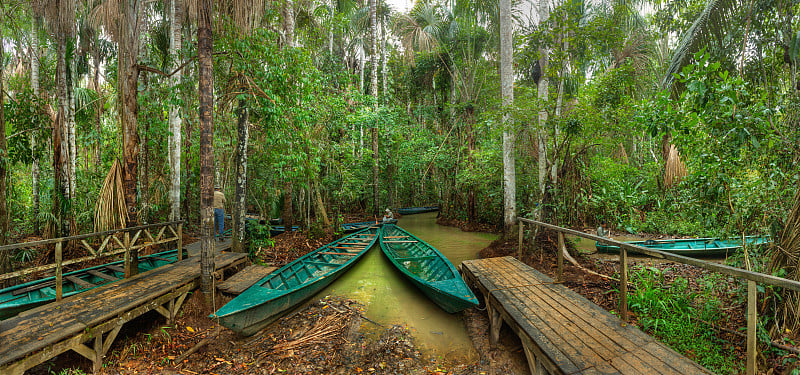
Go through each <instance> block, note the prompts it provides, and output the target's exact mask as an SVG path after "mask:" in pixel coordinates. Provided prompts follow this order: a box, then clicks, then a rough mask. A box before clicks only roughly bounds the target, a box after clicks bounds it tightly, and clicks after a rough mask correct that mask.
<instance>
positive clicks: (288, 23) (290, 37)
mask: <svg viewBox="0 0 800 375" xmlns="http://www.w3.org/2000/svg"><path fill="white" fill-rule="evenodd" d="M283 11H284V20H283V22H284V26H285V28H286V30H285V33H286V46H287V47H289V48H292V47H294V1H292V0H286V8H285V9H284V10H283Z"/></svg>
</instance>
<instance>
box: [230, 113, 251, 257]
mask: <svg viewBox="0 0 800 375" xmlns="http://www.w3.org/2000/svg"><path fill="white" fill-rule="evenodd" d="M237 115H238V116H239V121H238V124H237V135H238V136H237V140H236V146H237V147H236V198H235V199H234V204H233V251H236V252H244V247H243V242H244V229H245V222H244V216H245V214H246V213H247V205H246V203H245V199H246V198H247V143H248V141H249V139H250V123H249V121H250V114H249V111H248V109H247V102H246V101H245V100H244V99H239V111H238V113H237Z"/></svg>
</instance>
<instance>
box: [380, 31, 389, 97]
mask: <svg viewBox="0 0 800 375" xmlns="http://www.w3.org/2000/svg"><path fill="white" fill-rule="evenodd" d="M386 46H387V43H386V20H384V18H381V82H382V83H383V91H381V92H382V93H383V97H384V100H385V98H387V95H388V91H389V83H388V80H387V76H388V74H387V70H386Z"/></svg>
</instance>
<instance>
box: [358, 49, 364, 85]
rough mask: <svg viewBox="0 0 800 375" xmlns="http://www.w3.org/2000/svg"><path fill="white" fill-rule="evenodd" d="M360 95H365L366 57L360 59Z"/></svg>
mask: <svg viewBox="0 0 800 375" xmlns="http://www.w3.org/2000/svg"><path fill="white" fill-rule="evenodd" d="M358 93H359V95H364V56H359V57H358Z"/></svg>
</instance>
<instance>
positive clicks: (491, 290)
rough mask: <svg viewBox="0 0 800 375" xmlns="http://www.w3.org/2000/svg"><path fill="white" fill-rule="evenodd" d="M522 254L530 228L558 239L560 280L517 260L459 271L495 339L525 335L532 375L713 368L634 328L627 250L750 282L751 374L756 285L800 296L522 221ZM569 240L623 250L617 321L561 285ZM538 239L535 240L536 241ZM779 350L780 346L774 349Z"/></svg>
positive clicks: (752, 275)
mask: <svg viewBox="0 0 800 375" xmlns="http://www.w3.org/2000/svg"><path fill="white" fill-rule="evenodd" d="M518 222H519V248H520V249H522V245H523V240H524V233H525V230H526V227H527V228H529V229H533V228H537V230H538V229H539V228H547V229H549V230H553V231H556V232H557V233H558V247H559V249H558V251H557V252H556V253H557V257H558V259H557V270H556V280H552V279H550V278H549V277H547V276H545V275H543V274H541V273H540V272H538V271H536V270H534V269H533V268H531V267H528V266H527V265H525V264H523V263H521V262H519V261H517V260H516V259H514V258H512V257H503V258H492V259H479V260H468V261H464V262H463V263H462V266H461V271H462V273H463V274H464V277H465V279H466V280H467V282H468V283H470V284H471V285H472V286H473V288H474V289H476V290H479V291H480V292H481V293H482V294H483V296H484V300H485V302H486V307H487V311H488V313H489V321H490V325H491V328H490V341H491V342H492V343H493V344H494V343H496V342H497V340H498V338H499V334H500V328H501V327H502V325H503V324H507V325H508V326H509V327H511V329H512V330H513V331H514V332H515V333H516V334H517V335H518V336H519V337H520V340H521V341H522V343H523V346H524V350H525V355H526V357H527V358H528V365H529V366H530V369H531V373H533V374H536V375H538V374H544V373H551V374H707V373H710V372H709V371H708V370H707V369H705V368H703V367H702V366H700V365H698V364H697V363H694V362H693V361H691V360H689V359H688V358H686V357H684V356H682V355H680V354H679V353H676V352H675V351H673V350H671V349H669V348H668V347H666V346H664V345H663V344H661V343H659V342H658V341H656V340H655V339H654V338H652V337H650V336H648V335H646V334H644V333H643V332H641V331H639V330H638V329H637V328H636V327H634V326H631V325H628V323H627V322H628V302H627V299H628V252H629V251H632V252H635V253H639V254H644V255H648V256H651V257H655V258H661V259H666V260H670V261H673V262H676V263H682V264H688V265H692V266H696V267H700V268H703V269H706V270H709V271H712V272H716V273H721V274H723V275H726V276H727V277H730V278H735V279H738V280H740V281H742V282H744V283H746V284H747V335H746V336H747V349H746V350H747V360H746V369H745V374H748V375H751V374H753V375H754V374H756V373H757V371H758V366H757V364H756V355H757V347H758V345H757V340H756V321H757V320H758V318H757V311H756V302H757V298H758V292H757V284H759V283H761V284H765V285H770V286H773V287H781V288H787V289H790V290H793V291H798V292H800V282H797V281H794V280H788V279H784V278H780V277H777V276H772V275H767V274H763V273H759V272H752V271H747V270H743V269H739V268H734V267H730V266H726V265H723V264H719V263H714V262H708V261H705V260H701V259H695V258H689V257H685V256H681V255H676V254H670V253H665V252H662V251H658V250H653V249H648V248H644V247H641V246H637V245H632V244H629V243H625V242H620V241H615V240H613V239H610V238H607V237H599V236H595V235H592V234H587V233H583V232H580V231H576V230H572V229H568V228H562V227H559V226H556V225H552V224H548V223H543V222H540V221H536V220H529V219H524V218H519V219H518ZM565 234H570V235H573V236H577V237H583V238H586V239H589V240H592V241H600V242H603V243H606V244H609V245H614V246H618V247H619V248H620V254H619V257H620V258H619V262H620V280H619V300H620V306H619V316H617V315H612V314H611V313H609V312H607V311H606V310H604V309H603V308H601V307H599V306H597V305H595V304H594V303H592V302H591V301H589V300H587V299H586V298H584V297H583V296H581V295H579V294H577V293H575V292H573V291H572V290H570V289H569V288H567V287H565V286H564V285H562V284H560V281H561V280H563V263H564V258H565V257H566V256H568V255H567V252H566V247H565V246H564V235H565ZM535 237H536V236H535V235H532V236H531V238H535ZM769 344H774V343H769Z"/></svg>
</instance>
